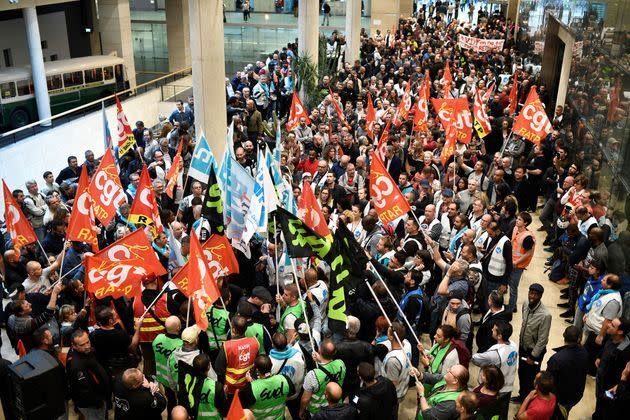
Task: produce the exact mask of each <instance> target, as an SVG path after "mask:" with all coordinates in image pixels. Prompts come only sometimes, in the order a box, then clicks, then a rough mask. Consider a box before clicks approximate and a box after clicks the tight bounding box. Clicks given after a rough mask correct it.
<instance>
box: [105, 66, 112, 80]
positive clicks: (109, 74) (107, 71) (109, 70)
mask: <svg viewBox="0 0 630 420" xmlns="http://www.w3.org/2000/svg"><path fill="white" fill-rule="evenodd" d="M103 71H104V72H105V80H110V79H113V78H114V67H113V66H109V67H105V68H104V69H103Z"/></svg>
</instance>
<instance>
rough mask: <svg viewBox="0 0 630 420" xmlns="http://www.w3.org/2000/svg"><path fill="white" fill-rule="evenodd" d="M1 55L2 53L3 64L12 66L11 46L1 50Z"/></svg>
mask: <svg viewBox="0 0 630 420" xmlns="http://www.w3.org/2000/svg"><path fill="white" fill-rule="evenodd" d="M2 55H4V66H5V67H13V54H12V53H11V48H7V49H5V50H2Z"/></svg>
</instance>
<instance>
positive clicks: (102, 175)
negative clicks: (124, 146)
mask: <svg viewBox="0 0 630 420" xmlns="http://www.w3.org/2000/svg"><path fill="white" fill-rule="evenodd" d="M88 192H89V194H90V197H91V198H92V207H93V209H94V216H96V218H97V219H98V220H100V221H101V222H102V223H103V225H108V224H109V222H111V221H112V219H113V218H114V215H115V214H116V210H117V209H118V207H120V205H121V204H122V203H125V202H127V196H126V195H125V191H124V190H123V188H122V185H120V179H119V178H118V170H117V169H116V164H115V163H114V156H112V151H111V149H107V150H105V154H104V155H103V159H101V163H100V164H99V165H98V169H97V170H96V172H95V173H94V176H92V180H91V181H90V186H89V187H88Z"/></svg>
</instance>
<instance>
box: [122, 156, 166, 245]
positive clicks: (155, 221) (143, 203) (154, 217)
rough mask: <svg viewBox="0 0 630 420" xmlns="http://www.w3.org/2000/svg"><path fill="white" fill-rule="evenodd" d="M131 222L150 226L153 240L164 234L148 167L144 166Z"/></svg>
mask: <svg viewBox="0 0 630 420" xmlns="http://www.w3.org/2000/svg"><path fill="white" fill-rule="evenodd" d="M129 222H130V223H134V224H136V225H143V226H148V227H149V229H150V230H151V234H152V235H153V238H156V237H157V236H158V235H159V234H160V233H161V232H164V226H162V221H161V220H160V209H159V207H158V204H157V201H156V199H155V191H153V185H152V184H151V178H150V177H149V171H148V170H147V167H146V165H142V172H140V180H139V181H138V188H137V189H136V197H135V198H134V199H133V204H131V209H130V210H129Z"/></svg>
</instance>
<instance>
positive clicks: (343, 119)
mask: <svg viewBox="0 0 630 420" xmlns="http://www.w3.org/2000/svg"><path fill="white" fill-rule="evenodd" d="M328 92H329V93H330V101H331V102H332V104H333V107H334V108H335V112H336V113H337V118H339V122H341V123H342V124H343V125H344V126H345V127H347V128H352V127H350V124H348V121H346V117H345V115H343V110H342V109H341V107H340V106H339V104H338V103H337V100H336V99H335V95H334V94H333V92H332V90H331V89H330V87H329V88H328Z"/></svg>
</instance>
